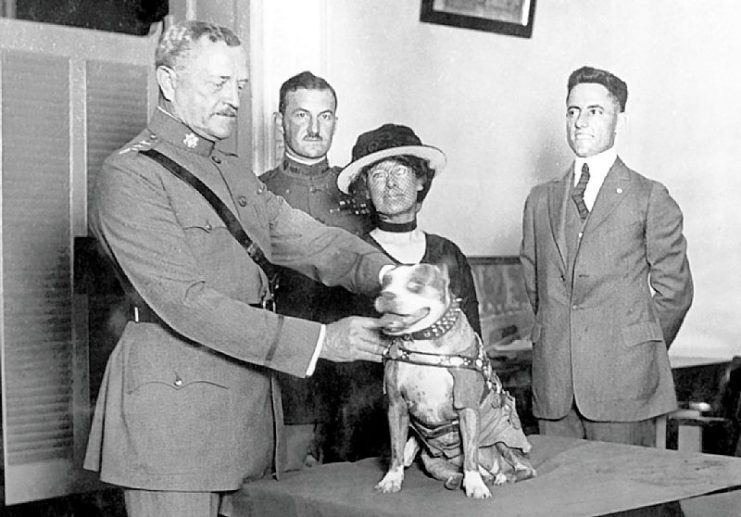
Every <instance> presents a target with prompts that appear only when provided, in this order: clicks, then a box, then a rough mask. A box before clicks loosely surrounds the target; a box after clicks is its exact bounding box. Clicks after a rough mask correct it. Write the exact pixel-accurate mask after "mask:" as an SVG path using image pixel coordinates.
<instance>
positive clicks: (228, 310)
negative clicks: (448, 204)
mask: <svg viewBox="0 0 741 517" xmlns="http://www.w3.org/2000/svg"><path fill="white" fill-rule="evenodd" d="M155 74H156V79H157V83H158V85H159V90H160V98H159V103H158V106H157V109H156V111H155V113H154V114H153V116H152V118H151V120H150V122H149V125H148V127H147V128H146V129H145V130H144V131H143V132H142V133H141V134H139V135H138V136H137V137H136V138H134V139H133V140H132V141H131V142H130V143H129V144H128V145H127V146H125V147H124V148H123V149H122V150H120V151H118V152H116V153H114V154H113V155H111V156H110V157H109V158H108V159H107V160H106V161H105V163H104V165H103V169H102V172H101V174H100V176H99V179H98V183H97V186H96V189H95V194H94V196H93V199H92V204H91V208H90V225H91V229H92V231H93V233H94V234H95V236H96V237H97V238H98V240H99V241H100V243H101V245H102V247H103V249H104V250H105V252H106V253H107V254H108V255H109V256H110V257H111V258H112V261H113V262H114V263H115V266H116V268H117V273H118V276H119V278H120V280H121V282H122V284H123V288H124V291H125V292H126V293H127V296H128V297H129V299H130V300H131V303H132V316H131V319H132V320H131V321H129V322H128V324H127V325H126V328H125V330H124V332H123V335H122V336H121V338H120V340H119V342H118V343H117V345H116V348H115V349H114V351H113V352H112V353H111V356H110V358H109V360H108V364H107V367H106V373H105V376H104V379H103V382H102V386H101V391H100V393H99V395H98V402H97V405H96V408H95V415H94V419H93V424H92V429H91V433H90V438H89V441H88V449H87V455H86V459H85V467H86V468H88V469H90V470H96V471H99V472H100V477H101V479H102V480H103V481H105V482H108V483H112V484H115V485H119V486H122V487H124V496H125V502H126V508H127V512H128V514H129V515H130V516H131V517H144V516H147V517H151V516H154V515H156V516H158V517H168V516H178V517H191V516H192V517H214V516H216V515H217V513H218V512H219V511H220V510H219V507H220V506H221V505H222V502H223V501H225V500H226V498H223V497H222V496H223V494H225V493H228V492H230V491H234V490H236V489H238V488H239V487H240V486H241V484H242V483H243V482H244V481H245V480H251V479H256V478H260V477H262V476H264V475H266V474H268V473H270V472H271V471H276V472H277V471H279V470H280V468H281V463H282V461H281V460H282V458H281V457H280V452H281V451H283V449H282V448H281V447H280V446H279V443H278V442H279V440H280V436H281V433H282V413H281V408H280V392H279V390H277V389H276V388H277V384H276V382H275V377H274V372H276V371H280V372H284V373H288V374H291V375H295V376H298V377H305V376H308V375H311V374H312V372H313V370H314V367H315V364H316V361H317V359H318V358H323V359H326V360H330V361H340V362H342V361H353V360H358V359H363V360H369V361H377V362H378V361H380V357H381V354H382V351H383V347H382V343H381V341H380V338H379V336H378V333H377V332H375V330H376V328H377V327H378V322H377V321H376V320H374V319H372V318H358V317H348V318H344V319H342V320H339V321H337V322H334V323H330V324H327V325H322V324H319V323H316V322H311V321H307V320H303V319H299V318H293V317H288V316H284V315H278V314H275V313H273V312H270V311H269V310H266V309H265V308H264V307H265V304H264V302H265V301H266V300H269V296H270V292H269V281H268V275H267V274H266V269H269V267H267V266H266V267H262V266H261V263H262V261H261V260H260V258H259V254H257V253H255V252H254V249H253V252H252V253H248V252H247V251H246V250H245V248H244V247H243V246H242V245H241V244H240V243H239V242H238V241H237V239H236V238H235V237H234V236H233V234H232V233H231V232H230V231H229V230H228V229H227V226H226V224H225V222H224V220H223V219H222V218H221V217H220V216H219V215H218V213H217V211H216V210H215V209H214V207H213V206H212V204H211V203H209V202H208V201H207V200H206V198H205V197H204V196H202V195H201V194H200V193H199V191H197V190H196V189H195V188H194V187H193V186H192V185H191V184H188V183H187V182H186V181H183V180H182V179H180V178H179V177H177V176H176V175H175V174H174V173H173V172H171V171H170V170H168V168H167V167H166V166H164V165H163V164H162V162H158V161H156V160H155V159H154V158H153V156H155V157H156V156H157V155H153V154H152V151H156V152H158V153H160V155H164V156H165V157H166V158H168V159H170V160H173V161H174V162H177V163H178V164H179V165H180V166H182V167H183V168H184V169H186V170H187V171H189V172H190V173H191V174H192V175H194V176H195V177H196V178H198V179H200V180H201V182H203V183H204V184H205V185H206V186H207V187H208V188H210V190H211V191H213V193H214V195H215V196H216V197H217V198H218V199H220V200H221V202H223V203H224V204H225V205H226V207H227V208H228V209H229V210H230V211H231V212H232V213H233V214H234V216H235V217H236V219H237V220H238V222H239V223H240V225H241V226H242V227H243V229H244V230H245V232H246V233H247V235H248V236H249V237H250V238H251V240H252V242H253V244H256V245H257V246H259V248H261V250H262V252H264V255H265V257H266V258H267V259H268V260H270V261H271V262H274V263H275V264H279V265H281V266H287V267H292V268H295V269H297V270H299V271H301V272H303V273H304V274H307V275H310V276H311V277H312V278H314V279H317V280H321V281H323V282H326V283H328V284H331V285H343V286H345V287H346V288H348V289H351V290H353V291H358V292H364V293H368V294H370V293H373V292H374V291H376V290H377V289H378V288H379V287H380V282H379V280H380V275H381V270H382V269H383V267H384V266H388V265H389V264H390V261H388V260H387V259H385V258H384V257H383V255H382V254H381V253H380V252H378V251H377V250H375V249H374V248H373V247H371V246H370V245H368V244H366V243H364V242H363V241H362V240H361V239H359V238H357V237H355V236H353V235H352V234H350V233H349V232H346V231H344V230H341V229H336V228H329V227H326V226H324V225H322V224H321V223H319V222H317V221H315V220H314V219H312V218H311V217H309V216H307V215H306V214H304V213H303V212H301V211H299V210H295V209H292V208H291V207H289V206H288V204H287V203H286V202H285V201H284V200H283V199H282V198H280V197H278V196H275V195H273V194H272V193H270V192H269V191H268V190H267V189H266V188H265V186H264V185H263V184H262V183H261V182H260V181H259V180H258V179H257V177H256V176H255V175H254V174H252V172H250V171H249V170H247V169H246V168H245V167H244V166H243V162H242V161H240V160H239V158H238V157H237V156H235V155H233V154H230V153H228V152H225V151H222V150H221V149H220V148H219V142H221V141H222V140H224V139H225V138H227V137H229V136H230V135H231V134H232V131H233V128H234V125H235V121H236V116H237V112H238V110H239V107H240V92H241V91H242V90H243V88H244V87H245V85H246V83H247V79H248V77H247V56H246V52H245V49H244V47H243V46H242V45H241V43H240V41H239V39H238V38H237V37H236V36H235V35H234V33H233V32H232V31H230V30H229V29H226V28H224V27H219V26H216V25H213V24H209V23H203V22H196V21H190V22H183V23H181V24H176V25H173V26H172V27H170V28H169V29H168V30H167V31H166V32H165V33H164V34H163V37H162V39H161V41H160V44H159V46H158V48H157V52H156V62H155ZM388 267H390V266H388ZM283 452H284V451H283ZM221 513H224V514H227V515H228V513H227V511H225V510H224V509H223V508H222V511H221Z"/></svg>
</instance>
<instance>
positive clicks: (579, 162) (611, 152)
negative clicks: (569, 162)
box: [574, 146, 617, 185]
mask: <svg viewBox="0 0 741 517" xmlns="http://www.w3.org/2000/svg"><path fill="white" fill-rule="evenodd" d="M615 160H617V150H616V149H615V146H612V147H610V148H609V149H607V150H605V151H602V152H601V153H599V154H595V155H594V156H590V157H589V158H580V157H578V156H577V157H576V159H575V160H574V185H576V183H577V182H578V181H579V175H580V174H581V168H582V166H583V165H584V164H585V163H586V164H588V165H589V178H590V179H589V181H590V183H592V182H593V183H595V184H597V185H602V183H603V182H604V181H605V177H606V176H607V173H608V172H610V169H611V168H612V165H613V164H614V163H615ZM593 180H596V181H593Z"/></svg>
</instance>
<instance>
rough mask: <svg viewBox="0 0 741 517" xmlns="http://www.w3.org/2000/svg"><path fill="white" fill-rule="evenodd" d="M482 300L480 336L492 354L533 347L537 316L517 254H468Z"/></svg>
mask: <svg viewBox="0 0 741 517" xmlns="http://www.w3.org/2000/svg"><path fill="white" fill-rule="evenodd" d="M468 263H469V264H470V265H471V273H472V275H473V282H474V284H475V286H476V296H477V297H478V300H479V315H480V317H481V337H482V338H483V340H484V347H485V348H486V351H487V353H488V354H489V355H496V354H497V353H501V352H507V351H513V352H514V351H520V350H529V349H530V348H532V342H531V341H530V331H531V330H532V328H533V322H534V320H535V316H534V315H533V309H532V306H531V305H530V300H529V299H528V297H527V292H526V291H525V280H524V277H523V275H522V265H521V264H520V259H519V257H517V256H488V257H468Z"/></svg>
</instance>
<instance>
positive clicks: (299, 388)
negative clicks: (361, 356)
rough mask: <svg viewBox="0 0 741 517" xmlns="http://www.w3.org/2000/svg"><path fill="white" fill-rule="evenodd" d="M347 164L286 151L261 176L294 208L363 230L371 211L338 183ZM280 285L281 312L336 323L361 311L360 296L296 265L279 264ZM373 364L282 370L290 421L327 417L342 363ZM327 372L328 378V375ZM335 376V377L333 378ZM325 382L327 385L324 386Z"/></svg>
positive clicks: (357, 231)
mask: <svg viewBox="0 0 741 517" xmlns="http://www.w3.org/2000/svg"><path fill="white" fill-rule="evenodd" d="M341 170H342V168H340V167H330V166H329V162H328V161H327V160H326V158H325V159H324V160H322V161H320V162H318V163H315V164H312V165H307V164H302V163H299V162H296V161H294V160H291V159H290V158H288V157H284V159H283V161H282V162H281V163H280V165H278V166H277V167H275V168H274V169H272V170H270V171H268V172H266V173H265V174H263V175H262V176H260V180H261V181H262V182H263V183H265V185H266V186H267V187H268V189H269V190H270V191H271V192H273V193H274V194H277V195H279V196H281V197H283V198H284V199H285V200H286V201H287V202H288V204H289V205H291V206H292V207H293V208H298V209H299V210H301V211H303V212H306V213H307V214H309V215H310V216H312V217H313V218H314V219H316V220H317V221H320V222H322V223H324V224H326V225H328V226H336V227H338V228H344V229H345V230H347V231H349V232H351V233H354V234H355V235H363V234H364V233H365V232H366V231H368V230H370V228H371V221H370V217H369V216H368V215H364V214H357V213H354V212H353V210H352V209H351V205H347V204H344V205H343V204H342V201H343V200H344V201H349V199H350V198H349V196H347V195H346V194H343V193H342V192H340V189H339V188H337V176H338V175H339V173H340V171H341ZM278 284H279V287H278V289H277V290H276V293H275V299H276V303H277V311H278V312H279V313H280V314H286V315H289V316H295V317H298V318H306V319H309V320H313V321H320V322H322V323H330V322H332V321H336V320H338V319H340V318H342V317H344V316H348V315H350V314H353V313H355V312H357V311H356V310H354V305H355V304H356V303H357V302H356V301H355V300H356V298H355V296H354V295H353V294H352V293H349V292H348V291H347V290H346V289H343V288H342V287H326V286H324V285H321V284H319V283H317V282H314V281H312V280H311V279H309V278H307V277H306V276H304V275H301V274H299V273H297V272H296V271H293V270H291V269H286V268H279V282H278ZM361 366H362V367H363V368H365V367H366V366H367V365H361V364H360V363H358V365H352V364H351V365H341V366H335V365H326V364H320V365H319V368H318V369H317V374H316V375H315V376H314V377H313V378H311V379H298V378H295V377H291V376H286V375H281V376H280V380H281V387H282V389H283V409H284V413H285V420H286V423H287V424H313V423H315V422H326V421H328V420H330V419H331V418H332V417H331V416H330V414H331V413H333V412H334V411H335V410H336V409H335V406H337V402H336V401H335V400H330V399H329V398H328V396H329V394H328V393H326V391H327V390H328V389H329V390H330V391H331V392H332V393H334V392H335V391H339V390H341V389H342V388H340V387H339V386H338V385H337V383H336V382H334V381H335V379H336V377H337V375H338V374H337V371H336V370H337V369H340V370H348V369H350V370H352V369H353V368H360V367H361ZM323 377H325V378H323ZM329 377H331V379H330V378H329ZM322 387H324V390H323V389H322Z"/></svg>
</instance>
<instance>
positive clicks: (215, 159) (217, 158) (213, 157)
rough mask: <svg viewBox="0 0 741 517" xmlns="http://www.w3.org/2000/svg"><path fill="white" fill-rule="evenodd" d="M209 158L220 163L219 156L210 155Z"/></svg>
mask: <svg viewBox="0 0 741 517" xmlns="http://www.w3.org/2000/svg"><path fill="white" fill-rule="evenodd" d="M211 159H212V160H213V161H214V163H221V158H219V157H218V156H212V157H211Z"/></svg>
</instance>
